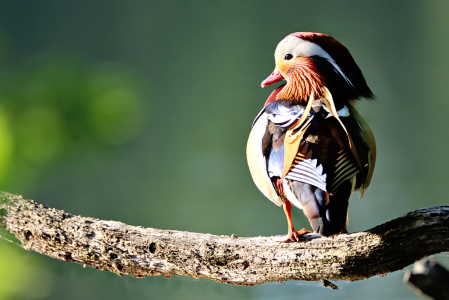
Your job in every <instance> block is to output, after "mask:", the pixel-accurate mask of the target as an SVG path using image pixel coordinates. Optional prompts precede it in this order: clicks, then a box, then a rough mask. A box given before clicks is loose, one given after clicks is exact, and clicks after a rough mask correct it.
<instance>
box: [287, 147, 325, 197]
mask: <svg viewBox="0 0 449 300" xmlns="http://www.w3.org/2000/svg"><path fill="white" fill-rule="evenodd" d="M326 177H327V175H326V174H325V173H324V172H323V166H322V165H320V164H318V160H317V159H312V149H309V147H308V143H306V142H304V141H303V142H301V144H300V148H299V151H298V154H297V155H296V157H295V160H294V161H293V164H292V167H291V168H290V171H289V172H288V173H287V175H286V176H285V178H287V179H291V180H296V181H300V182H304V183H308V184H310V185H313V186H316V187H318V188H320V189H322V190H323V191H327V189H326Z"/></svg>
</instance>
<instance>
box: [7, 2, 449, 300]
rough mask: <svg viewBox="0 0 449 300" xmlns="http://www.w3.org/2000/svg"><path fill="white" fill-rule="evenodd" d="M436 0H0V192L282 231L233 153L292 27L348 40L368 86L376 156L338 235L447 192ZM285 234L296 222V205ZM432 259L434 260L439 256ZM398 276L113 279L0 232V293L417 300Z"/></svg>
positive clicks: (157, 218)
mask: <svg viewBox="0 0 449 300" xmlns="http://www.w3.org/2000/svg"><path fill="white" fill-rule="evenodd" d="M448 11H449V4H448V2H447V1H443V0H441V1H436V0H434V1H367V0H365V1H355V0H354V1H344V0H343V1H298V0H295V1H252V2H249V1H235V0H230V1H181V0H178V1H164V2H162V1H143V0H136V1H117V0H109V1H105V0H101V1H87V0H82V1H62V0H59V1H24V0H14V1H9V0H1V1H0V190H4V191H8V192H13V193H18V194H21V195H23V196H24V197H26V198H31V199H34V200H36V201H38V202H40V203H43V204H46V205H49V206H52V207H56V208H58V209H63V210H65V211H67V212H70V213H72V214H80V215H84V216H92V217H97V218H101V219H107V220H109V219H110V220H118V221H122V222H126V223H129V224H134V225H142V226H147V227H155V228H161V229H177V230H186V231H196V232H205V233H213V234H219V235H220V234H226V235H230V234H232V233H236V234H237V235H239V236H257V235H276V234H285V233H286V230H287V227H286V220H285V217H284V213H283V211H282V209H279V208H277V207H276V206H275V205H273V204H272V203H271V202H270V201H268V200H267V199H265V198H264V196H263V195H262V194H261V193H260V192H259V191H258V190H257V188H256V187H255V185H254V184H253V182H252V180H251V176H250V174H249V171H248V169H247V164H246V158H245V146H246V139H247V137H248V134H249V131H250V126H251V122H252V121H253V118H254V117H255V116H256V114H257V112H258V111H259V109H260V108H261V107H262V105H263V103H264V102H265V100H266V98H267V97H268V95H269V94H270V92H271V90H272V89H273V88H272V87H268V88H265V89H261V88H260V82H261V81H262V80H263V79H264V78H266V77H267V76H268V75H269V74H270V72H271V71H272V70H273V68H274V59H273V53H274V49H275V47H276V45H277V43H278V42H279V41H280V40H281V39H282V38H283V37H284V36H285V35H287V34H289V33H291V32H295V31H317V32H323V33H327V34H330V35H332V36H334V37H335V38H337V39H338V40H339V41H340V42H342V43H343V44H344V45H345V46H347V47H348V48H349V49H350V51H351V52H352V54H353V56H354V58H355V60H356V61H357V63H358V65H359V66H360V68H361V69H362V71H363V72H364V75H365V78H366V79H367V82H368V84H369V85H370V87H371V89H372V90H373V92H374V93H375V95H376V96H377V101H375V102H366V101H365V102H363V103H361V104H360V105H359V106H358V107H359V111H360V112H361V113H362V114H363V115H364V117H365V118H366V120H367V121H368V123H369V124H370V125H371V128H372V130H373V132H374V134H375V136H376V139H377V145H378V162H377V166H376V170H375V173H374V178H373V181H372V184H371V187H370V188H369V189H368V191H367V193H366V196H365V198H364V199H363V200H362V201H359V200H358V199H357V197H353V199H352V201H351V203H350V211H349V230H350V231H360V230H365V229H368V228H371V227H373V226H375V225H377V224H379V223H382V222H385V221H387V220H390V219H392V218H395V217H398V216H400V215H402V214H404V213H406V212H408V211H410V210H414V209H418V208H421V207H425V206H431V205H439V204H445V203H447V200H446V198H445V193H446V187H447V170H448V169H449V159H448V156H447V154H448V153H449V136H448V134H447V132H448V131H447V130H448V128H449V118H448V114H449V83H448V81H449V70H448V67H449V56H448V55H447V53H449V18H448V17H447V12H448ZM294 222H295V224H297V225H296V226H297V227H299V228H300V227H301V226H309V225H308V222H307V221H306V220H305V219H304V218H303V216H302V213H301V212H300V211H298V210H296V211H295V212H294ZM440 259H442V260H443V263H447V259H446V261H444V258H440ZM402 276H403V271H399V272H396V273H393V274H389V275H387V276H386V277H383V278H377V277H376V278H370V279H367V280H363V281H359V282H355V283H345V282H339V283H337V284H338V285H339V286H340V287H341V289H340V290H339V291H337V292H336V291H332V290H330V289H325V288H322V287H321V285H320V284H319V283H313V282H312V283H307V282H287V283H286V284H281V283H272V284H265V285H261V286H253V287H235V286H229V285H224V284H218V283H215V282H211V281H206V280H194V279H191V278H187V277H172V278H165V277H164V278H157V277H155V278H145V279H135V278H131V277H129V276H125V277H123V278H121V277H119V276H117V275H114V274H109V273H105V272H101V271H96V270H94V269H92V268H83V267H82V265H79V264H74V263H66V262H62V261H56V260H53V259H50V258H48V257H43V256H41V255H38V254H36V253H31V252H27V251H24V250H22V249H21V248H19V247H18V246H17V245H15V244H13V243H9V242H7V241H6V240H5V239H0V299H1V300H3V299H121V298H126V299H142V298H145V299H231V298H232V299H273V298H276V299H298V298H303V299H308V298H316V297H317V298H318V299H320V298H332V299H418V297H417V296H416V295H415V294H414V293H413V292H412V291H411V290H409V288H408V287H407V286H405V285H404V284H403V283H402Z"/></svg>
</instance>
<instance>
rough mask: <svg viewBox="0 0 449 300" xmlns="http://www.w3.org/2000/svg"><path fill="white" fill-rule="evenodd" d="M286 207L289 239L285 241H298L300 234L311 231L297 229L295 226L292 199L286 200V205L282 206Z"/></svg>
mask: <svg viewBox="0 0 449 300" xmlns="http://www.w3.org/2000/svg"><path fill="white" fill-rule="evenodd" d="M282 207H283V208H284V212H285V215H286V216H287V223H288V235H287V239H286V240H285V241H284V242H297V241H299V236H301V235H303V234H306V233H311V231H309V230H307V229H305V228H303V229H301V230H300V231H296V230H295V227H294V226H293V221H292V204H291V203H290V201H288V200H285V201H284V205H283V206H282Z"/></svg>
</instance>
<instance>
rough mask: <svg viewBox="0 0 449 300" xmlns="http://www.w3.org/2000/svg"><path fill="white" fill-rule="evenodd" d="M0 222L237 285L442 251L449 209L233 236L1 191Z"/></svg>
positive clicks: (97, 260) (357, 269)
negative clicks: (285, 233)
mask: <svg viewBox="0 0 449 300" xmlns="http://www.w3.org/2000/svg"><path fill="white" fill-rule="evenodd" d="M0 227H1V228H4V229H6V230H8V231H9V232H11V233H13V234H14V235H15V236H16V237H17V239H19V240H20V241H21V242H22V247H23V248H24V249H26V250H34V251H36V252H39V253H42V254H45V255H48V256H50V257H53V258H56V259H61V260H65V261H74V262H79V263H83V264H85V265H89V266H92V267H94V268H96V269H101V270H104V271H111V272H114V273H117V274H119V275H123V274H128V275H131V276H134V277H144V276H160V275H165V276H172V275H186V276H190V277H193V278H206V279H211V280H214V281H217V282H225V283H229V284H236V285H253V284H262V283H266V282H272V281H284V280H306V281H318V280H323V282H328V281H327V280H349V281H355V280H360V279H364V278H368V277H371V276H374V275H384V274H387V273H389V272H393V271H396V270H400V269H402V268H404V267H405V266H407V265H409V264H411V263H413V262H415V261H416V260H418V259H421V258H422V257H424V256H427V255H431V254H435V253H439V252H444V251H448V250H449V206H447V205H444V206H434V207H428V208H423V209H419V210H417V211H413V212H410V213H408V214H406V215H404V216H402V217H400V218H398V219H395V220H392V221H390V222H387V223H385V224H382V225H379V226H377V227H375V228H373V229H370V230H368V231H365V232H356V233H351V234H341V235H339V236H337V237H334V238H324V237H321V238H319V237H317V236H314V235H307V236H305V237H304V239H303V240H302V241H300V242H297V243H280V242H279V241H278V240H279V239H278V238H275V237H253V238H239V237H236V236H231V237H229V236H215V235H211V234H201V233H192V232H183V231H175V230H159V229H152V228H143V227H136V226H130V225H126V224H123V223H121V222H115V221H102V220H98V219H94V218H89V217H81V216H74V215H71V214H68V213H65V212H64V211H61V210H56V209H53V208H49V207H47V206H43V205H41V204H38V203H35V202H34V201H32V200H24V199H23V198H22V197H21V196H17V195H12V194H8V193H0Z"/></svg>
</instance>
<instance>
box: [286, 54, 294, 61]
mask: <svg viewBox="0 0 449 300" xmlns="http://www.w3.org/2000/svg"><path fill="white" fill-rule="evenodd" d="M292 58H293V55H291V54H290V53H287V54H285V55H284V60H290V59H292Z"/></svg>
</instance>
